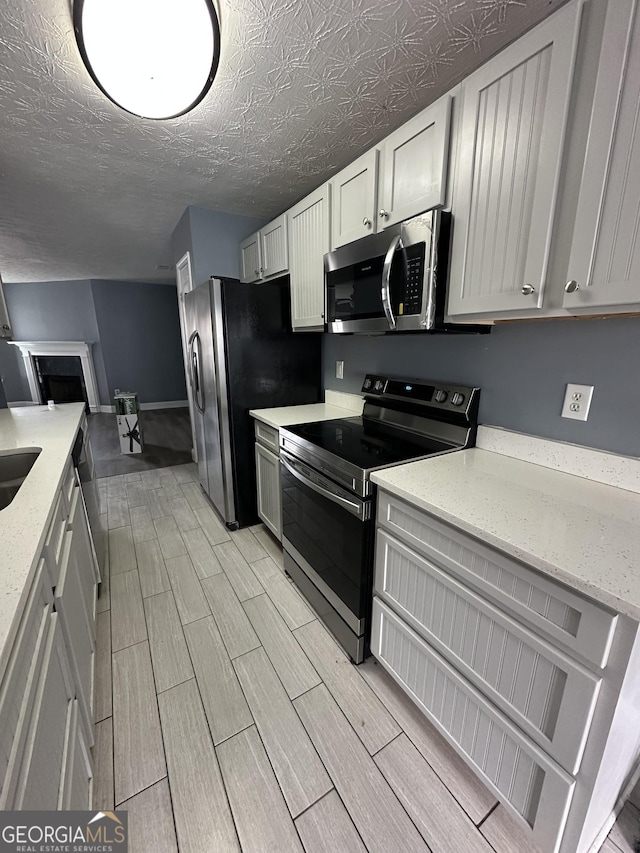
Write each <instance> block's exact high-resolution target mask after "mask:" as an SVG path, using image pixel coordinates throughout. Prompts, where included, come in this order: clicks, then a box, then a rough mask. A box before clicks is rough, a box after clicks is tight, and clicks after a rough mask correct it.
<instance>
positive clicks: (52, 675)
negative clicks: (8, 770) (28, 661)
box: [7, 613, 89, 809]
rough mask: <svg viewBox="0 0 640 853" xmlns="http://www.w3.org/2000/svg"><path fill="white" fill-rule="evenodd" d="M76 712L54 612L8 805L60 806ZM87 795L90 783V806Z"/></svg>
mask: <svg viewBox="0 0 640 853" xmlns="http://www.w3.org/2000/svg"><path fill="white" fill-rule="evenodd" d="M73 713H74V685H73V680H72V677H71V672H70V669H69V660H68V656H67V650H66V646H65V643H64V639H63V635H62V630H61V626H60V619H59V616H58V614H57V613H52V614H51V615H50V617H49V629H48V636H47V644H46V650H45V655H44V660H43V664H42V671H41V673H40V677H39V679H38V687H37V690H36V696H35V701H34V704H33V709H32V712H31V719H30V724H29V730H28V734H27V738H26V744H25V749H24V754H23V757H22V763H21V766H20V769H19V771H18V776H17V785H16V789H15V794H14V797H13V801H12V803H11V805H9V804H8V803H7V807H8V808H14V809H57V808H58V807H59V802H60V795H61V790H62V782H63V779H64V776H65V760H66V753H67V745H68V740H69V735H70V729H71V726H72V723H73V719H72V718H73ZM88 794H89V786H87V799H86V802H87V805H88V800H89V797H88ZM85 808H86V806H85Z"/></svg>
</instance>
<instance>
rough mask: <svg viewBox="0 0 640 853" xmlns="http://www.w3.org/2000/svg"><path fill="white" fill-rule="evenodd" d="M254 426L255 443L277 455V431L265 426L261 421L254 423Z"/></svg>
mask: <svg viewBox="0 0 640 853" xmlns="http://www.w3.org/2000/svg"><path fill="white" fill-rule="evenodd" d="M255 424H256V426H255V430H256V441H259V442H260V444H264V446H265V447H268V448H269V449H270V450H273V452H274V453H276V454H278V453H279V452H280V448H279V445H278V430H277V429H274V427H270V426H268V425H267V424H263V423H262V421H256V422H255Z"/></svg>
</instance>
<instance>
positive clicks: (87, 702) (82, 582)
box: [54, 516, 95, 744]
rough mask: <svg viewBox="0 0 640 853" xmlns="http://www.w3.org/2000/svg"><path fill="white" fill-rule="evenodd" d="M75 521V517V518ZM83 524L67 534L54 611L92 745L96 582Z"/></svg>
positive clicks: (71, 528)
mask: <svg viewBox="0 0 640 853" xmlns="http://www.w3.org/2000/svg"><path fill="white" fill-rule="evenodd" d="M72 518H73V516H72ZM79 528H80V524H79V522H78V521H76V524H75V526H71V523H70V526H69V528H68V529H67V532H66V534H65V543H64V546H63V556H62V563H61V567H60V577H59V580H58V585H57V587H56V590H55V594H54V602H55V607H56V610H57V611H58V613H59V614H60V624H61V627H62V633H63V636H64V640H65V643H66V645H67V649H68V654H69V661H70V664H71V672H72V677H73V680H74V684H75V695H76V696H77V698H78V700H79V704H80V711H81V715H82V718H83V723H84V725H85V729H86V731H87V732H88V733H89V741H90V744H93V739H92V737H91V732H92V722H93V713H92V708H93V701H92V699H93V695H92V694H93V689H92V688H93V664H94V652H95V630H94V618H93V610H92V596H93V594H94V589H95V580H94V578H93V574H92V572H91V567H90V564H89V563H88V560H87V556H88V555H87V552H86V548H85V543H84V541H83V538H82V536H81V531H80V530H79Z"/></svg>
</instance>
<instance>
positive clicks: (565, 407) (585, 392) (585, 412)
mask: <svg viewBox="0 0 640 853" xmlns="http://www.w3.org/2000/svg"><path fill="white" fill-rule="evenodd" d="M592 397H593V385H572V384H571V383H568V384H567V390H566V391H565V393H564V403H563V404H562V412H561V413H560V414H561V417H563V418H573V420H575V421H586V420H587V418H588V417H589V407H590V406H591V398H592Z"/></svg>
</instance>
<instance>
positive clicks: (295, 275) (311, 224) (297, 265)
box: [287, 184, 330, 331]
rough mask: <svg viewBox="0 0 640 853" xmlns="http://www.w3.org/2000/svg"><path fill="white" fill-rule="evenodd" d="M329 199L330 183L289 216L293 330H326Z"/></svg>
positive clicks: (304, 201) (299, 203) (308, 197)
mask: <svg viewBox="0 0 640 853" xmlns="http://www.w3.org/2000/svg"><path fill="white" fill-rule="evenodd" d="M329 198H330V193H329V184H324V185H323V186H321V187H319V189H317V190H316V191H315V192H313V193H311V195H308V196H307V197H306V198H304V199H303V200H302V201H300V202H298V204H296V206H295V207H292V208H291V210H290V211H289V212H288V213H287V221H288V225H289V274H290V276H291V325H292V327H293V330H294V331H298V330H299V331H310V330H314V331H323V330H324V256H325V254H326V253H327V252H328V251H329V248H330V246H329V243H330V239H329Z"/></svg>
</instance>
